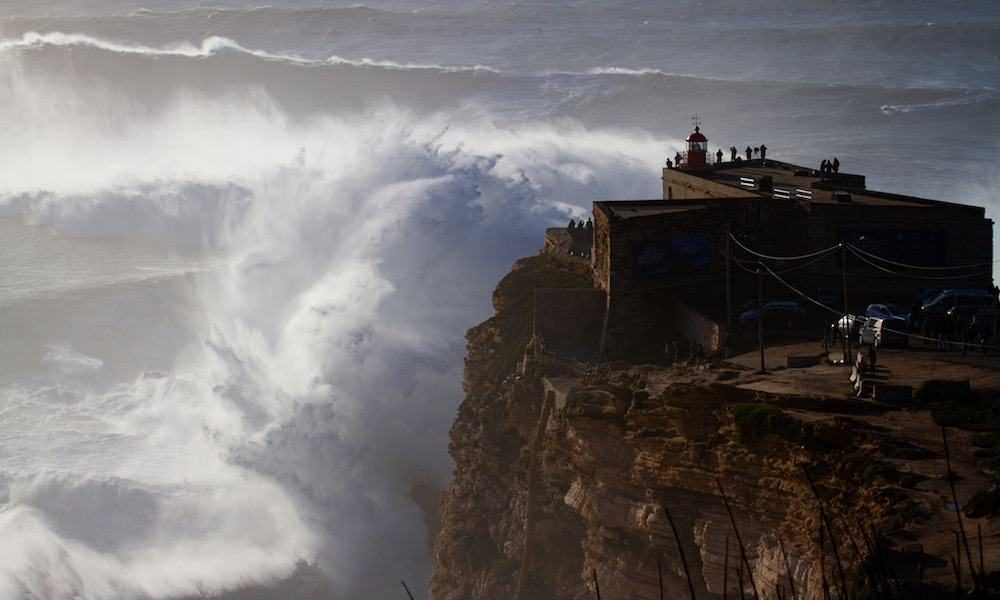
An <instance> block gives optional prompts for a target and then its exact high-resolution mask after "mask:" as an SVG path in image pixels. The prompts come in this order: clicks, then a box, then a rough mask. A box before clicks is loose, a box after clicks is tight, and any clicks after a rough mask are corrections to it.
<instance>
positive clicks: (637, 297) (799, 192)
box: [575, 127, 993, 360]
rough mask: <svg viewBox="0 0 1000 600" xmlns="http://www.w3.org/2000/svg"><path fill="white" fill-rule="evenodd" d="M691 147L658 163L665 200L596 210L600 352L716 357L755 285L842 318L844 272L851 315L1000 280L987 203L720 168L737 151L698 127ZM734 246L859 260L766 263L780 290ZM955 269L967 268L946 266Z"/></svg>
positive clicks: (820, 177) (787, 171) (747, 165)
mask: <svg viewBox="0 0 1000 600" xmlns="http://www.w3.org/2000/svg"><path fill="white" fill-rule="evenodd" d="M687 144H688V148H687V151H686V152H684V153H679V154H678V155H677V156H675V160H676V164H669V163H668V164H669V166H667V167H665V168H664V169H663V175H662V180H663V197H662V198H660V199H655V200H619V201H602V202H595V203H594V205H593V238H592V243H593V247H592V249H591V250H590V252H589V254H590V264H591V269H592V272H593V279H594V281H595V284H596V285H597V286H598V288H599V289H600V290H601V291H602V292H603V293H604V295H605V315H604V326H603V331H602V335H601V342H600V346H601V348H600V350H599V354H600V355H601V356H604V357H607V358H628V359H633V360H635V359H651V358H656V357H658V356H661V355H662V353H663V347H664V342H665V340H670V339H685V340H697V341H698V343H700V344H701V345H702V346H703V347H704V348H705V350H706V352H712V351H718V350H719V349H720V347H721V345H722V344H723V343H724V340H725V338H726V335H727V334H728V332H726V331H725V327H726V323H727V321H728V322H731V321H732V318H733V315H732V310H734V308H733V307H739V306H741V305H743V304H745V303H746V302H747V301H750V300H755V299H756V298H757V286H758V283H761V285H764V286H765V287H766V289H765V291H764V294H765V296H766V297H767V298H768V299H796V296H795V294H794V293H793V292H792V291H791V290H790V289H789V288H788V287H786V285H785V284H787V285H790V286H793V287H795V288H796V289H798V290H800V291H801V292H803V293H805V294H807V295H809V296H810V297H812V298H819V299H820V300H821V301H822V302H824V303H825V304H827V305H828V306H831V307H833V308H836V309H838V310H843V297H844V296H843V287H844V285H843V284H844V280H845V275H846V281H847V288H848V304H849V306H848V308H849V309H850V310H852V311H860V310H863V308H864V306H866V305H867V304H868V303H873V302H896V303H900V304H904V305H910V304H912V303H913V301H914V299H915V298H916V296H917V294H918V293H919V292H920V291H921V290H926V289H928V288H938V289H940V288H988V287H991V286H992V285H993V283H992V276H991V268H990V266H989V265H990V263H991V262H992V260H993V222H992V221H991V220H989V219H987V218H986V216H985V209H984V208H982V207H979V206H970V205H965V204H961V203H958V202H945V201H940V200H930V199H926V198H918V197H913V196H905V195H901V194H893V193H887V192H880V191H874V190H870V189H868V188H867V186H866V182H865V177H864V175H860V174H854V173H844V172H839V170H838V172H834V171H833V169H832V168H830V169H824V171H823V172H821V171H819V170H817V169H812V168H808V167H802V166H798V165H793V164H789V163H785V162H780V161H776V160H771V159H765V158H756V159H755V158H750V159H747V158H744V156H742V155H741V156H737V157H736V160H719V159H720V158H729V159H731V158H733V156H732V154H731V153H730V154H728V155H721V153H717V154H716V155H712V154H710V153H709V149H708V140H707V138H706V137H705V135H704V134H703V133H702V132H701V131H700V128H697V127H696V128H695V131H694V132H693V133H692V134H691V135H690V136H689V137H688V140H687ZM748 154H749V153H748ZM731 236H732V237H731ZM732 238H735V239H736V240H737V241H738V242H739V244H742V245H743V246H745V247H746V248H750V249H752V250H754V251H756V252H759V253H761V254H766V255H771V256H803V255H809V254H811V253H813V252H815V251H817V250H819V249H824V248H830V247H835V246H837V245H838V244H841V243H844V244H849V245H850V246H851V247H853V248H855V249H857V250H858V252H848V251H847V250H846V249H843V250H842V251H834V252H831V253H829V254H827V255H824V256H820V257H818V258H817V259H813V260H802V261H796V262H795V264H794V265H791V264H790V265H784V264H782V263H781V261H775V260H769V261H764V262H765V263H766V264H767V265H768V267H769V268H770V269H772V270H773V271H774V273H775V274H780V277H781V279H782V280H784V283H779V282H777V281H776V280H775V277H773V276H771V275H770V274H768V275H767V276H766V277H761V279H763V280H764V281H761V282H758V276H757V275H756V274H755V272H756V271H759V268H758V266H757V265H756V262H755V261H756V260H757V258H756V257H754V256H752V255H750V254H748V253H747V252H745V251H744V249H743V248H742V247H740V246H739V245H738V244H737V243H736V242H734V241H732ZM575 248H576V252H575V253H576V254H577V255H578V256H581V255H582V256H586V254H587V253H586V252H585V251H583V250H581V249H580V247H579V243H577V244H576V245H575ZM865 253H870V255H871V256H875V257H878V259H873V260H869V259H867V258H866V257H867V256H869V255H868V254H865ZM956 265H971V266H970V267H969V268H968V269H966V270H959V271H955V270H949V269H941V268H942V267H952V266H956ZM786 266H787V267H788V270H787V271H786V269H785V267H786ZM792 267H794V269H793V268H792ZM917 267H919V268H917ZM941 273H947V277H949V278H948V279H947V280H944V279H943V278H941V277H940V274H941ZM727 288H728V289H729V294H730V301H729V313H730V314H728V315H727V302H726V295H727ZM815 309H816V311H818V312H823V311H822V309H820V308H818V307H815ZM831 317H832V315H826V316H824V317H823V318H824V319H829V318H831ZM833 318H835V317H833Z"/></svg>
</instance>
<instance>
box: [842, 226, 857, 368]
mask: <svg viewBox="0 0 1000 600" xmlns="http://www.w3.org/2000/svg"><path fill="white" fill-rule="evenodd" d="M840 257H841V258H840V262H841V270H840V272H841V276H842V278H843V281H844V325H845V326H846V333H845V335H844V365H845V366H846V365H848V364H850V362H849V361H850V356H851V332H852V331H853V330H854V328H853V327H852V326H851V311H850V310H849V309H848V308H847V242H845V241H841V242H840Z"/></svg>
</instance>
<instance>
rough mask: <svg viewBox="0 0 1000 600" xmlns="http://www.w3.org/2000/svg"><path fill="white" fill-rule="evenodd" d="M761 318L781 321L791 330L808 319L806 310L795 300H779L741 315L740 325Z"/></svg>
mask: <svg viewBox="0 0 1000 600" xmlns="http://www.w3.org/2000/svg"><path fill="white" fill-rule="evenodd" d="M759 316H763V317H764V318H765V319H772V320H773V319H781V322H782V323H783V324H784V325H785V326H786V327H788V328H789V329H791V328H792V327H795V326H796V325H799V324H801V323H802V320H803V319H805V317H806V309H805V308H803V307H802V305H801V304H799V303H798V302H795V301H794V300H777V301H774V302H768V303H767V304H765V305H764V306H762V307H761V308H760V309H758V308H757V307H756V306H755V307H754V308H751V309H749V310H745V311H743V312H741V313H740V323H749V322H751V321H756V320H757V318H758V317H759Z"/></svg>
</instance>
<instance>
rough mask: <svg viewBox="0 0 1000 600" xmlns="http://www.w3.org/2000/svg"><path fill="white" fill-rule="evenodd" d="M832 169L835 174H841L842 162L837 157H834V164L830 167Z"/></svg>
mask: <svg viewBox="0 0 1000 600" xmlns="http://www.w3.org/2000/svg"><path fill="white" fill-rule="evenodd" d="M830 168H831V169H832V170H833V172H834V173H839V172H840V161H839V160H838V159H837V157H836V156H834V157H833V163H832V164H831V165H830Z"/></svg>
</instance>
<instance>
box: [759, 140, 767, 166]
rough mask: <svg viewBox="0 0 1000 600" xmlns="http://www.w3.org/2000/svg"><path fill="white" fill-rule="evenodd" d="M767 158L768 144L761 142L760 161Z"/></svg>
mask: <svg viewBox="0 0 1000 600" xmlns="http://www.w3.org/2000/svg"><path fill="white" fill-rule="evenodd" d="M766 158H767V146H765V145H764V144H761V145H760V162H764V160H765V159H766Z"/></svg>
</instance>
